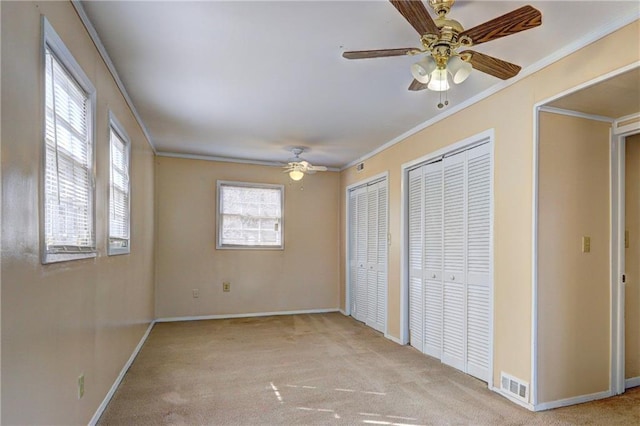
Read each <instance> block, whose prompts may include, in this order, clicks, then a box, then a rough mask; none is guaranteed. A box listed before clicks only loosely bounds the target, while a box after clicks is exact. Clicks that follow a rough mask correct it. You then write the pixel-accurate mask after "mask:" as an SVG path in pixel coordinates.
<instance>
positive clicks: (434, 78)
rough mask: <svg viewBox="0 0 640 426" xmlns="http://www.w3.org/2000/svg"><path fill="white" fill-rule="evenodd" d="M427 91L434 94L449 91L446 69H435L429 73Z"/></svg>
mask: <svg viewBox="0 0 640 426" xmlns="http://www.w3.org/2000/svg"><path fill="white" fill-rule="evenodd" d="M427 88H428V89H429V90H433V91H434V92H445V91H447V90H449V81H448V79H447V69H446V68H436V69H435V70H433V72H432V73H431V81H429V85H428V86H427Z"/></svg>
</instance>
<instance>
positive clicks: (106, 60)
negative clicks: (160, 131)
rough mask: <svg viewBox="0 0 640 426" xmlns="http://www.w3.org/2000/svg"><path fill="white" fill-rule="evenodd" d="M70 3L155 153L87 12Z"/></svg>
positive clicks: (79, 4)
mask: <svg viewBox="0 0 640 426" xmlns="http://www.w3.org/2000/svg"><path fill="white" fill-rule="evenodd" d="M71 4H72V5H73V7H74V8H75V10H76V13H77V14H78V16H79V17H80V20H81V21H82V23H83V24H84V27H85V28H86V30H87V32H88V33H89V37H91V40H92V41H93V44H94V45H95V46H96V49H98V53H99V54H100V56H101V57H102V60H103V61H104V63H105V65H106V66H107V68H108V69H109V72H110V73H111V76H112V77H113V79H114V81H115V82H116V85H117V86H118V89H120V92H121V93H122V96H123V97H124V100H125V102H126V103H127V105H128V106H129V109H130V110H131V112H132V113H133V116H134V117H135V119H136V121H137V122H138V125H139V126H140V128H141V129H142V133H144V136H145V137H146V138H147V142H148V143H149V146H150V147H151V149H152V150H153V152H154V154H157V151H156V147H155V146H154V144H153V139H152V138H151V134H150V133H149V129H147V126H146V125H145V124H144V122H143V121H142V117H140V114H138V110H136V107H135V105H134V104H133V101H132V100H131V97H130V96H129V93H128V92H127V89H126V88H125V86H124V83H123V82H122V80H120V76H119V75H118V72H117V71H116V67H115V65H113V62H111V58H110V57H109V54H108V53H107V49H105V47H104V45H103V44H102V41H101V40H100V37H99V36H98V33H97V31H96V29H95V27H94V26H93V24H92V23H91V20H90V19H89V17H88V16H87V13H86V12H85V10H84V8H83V7H82V4H81V2H80V1H79V0H71Z"/></svg>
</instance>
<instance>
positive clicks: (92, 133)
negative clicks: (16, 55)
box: [39, 16, 98, 264]
mask: <svg viewBox="0 0 640 426" xmlns="http://www.w3.org/2000/svg"><path fill="white" fill-rule="evenodd" d="M41 41H42V45H41V53H40V58H41V61H42V62H41V68H40V71H41V73H42V74H41V78H40V84H41V86H40V87H41V92H40V93H41V94H42V96H41V108H42V109H41V113H42V116H41V122H40V123H41V126H42V129H41V130H42V134H41V137H42V139H41V141H42V142H41V143H42V145H41V149H42V153H41V155H40V161H41V173H42V175H41V179H40V184H41V188H40V191H39V198H40V208H39V210H40V212H41V215H40V232H39V234H40V247H41V262H42V263H43V264H49V263H57V262H65V261H71V260H79V259H87V258H94V257H96V256H97V255H98V250H97V244H96V184H95V182H96V175H95V173H96V89H95V87H94V85H93V83H92V82H91V80H90V79H89V77H88V76H87V75H86V74H85V73H84V71H83V69H82V67H81V66H80V64H79V63H78V62H77V61H76V60H75V58H74V57H73V55H72V54H71V51H70V50H69V49H68V48H67V47H66V45H65V44H64V43H63V41H62V39H61V38H60V36H58V34H57V33H56V31H55V30H54V29H53V27H52V26H51V24H50V23H49V21H48V20H47V18H46V17H44V16H43V17H42V39H41ZM47 49H48V50H49V51H50V52H51V54H52V55H53V56H54V57H55V59H56V61H57V62H58V63H59V64H60V65H61V66H62V67H63V68H64V69H65V71H66V72H67V73H68V74H69V76H70V77H71V78H72V79H73V80H75V83H76V84H77V85H78V86H79V87H80V88H81V89H82V90H83V91H84V92H85V95H86V97H87V106H86V107H87V113H86V115H87V116H86V125H87V136H88V139H89V141H88V147H87V148H88V150H89V153H88V161H89V166H88V177H89V199H90V201H89V207H90V209H91V213H90V214H89V220H90V221H91V225H90V230H91V244H90V245H89V246H88V247H80V246H64V247H62V248H57V249H48V248H47V245H46V229H45V222H46V213H47V210H46V208H47V207H46V196H45V192H46V182H47V178H46V174H47V163H46V161H47V102H46V99H47V94H46V87H47V85H46V79H47V70H46V67H47V60H46V55H47V53H46V52H47Z"/></svg>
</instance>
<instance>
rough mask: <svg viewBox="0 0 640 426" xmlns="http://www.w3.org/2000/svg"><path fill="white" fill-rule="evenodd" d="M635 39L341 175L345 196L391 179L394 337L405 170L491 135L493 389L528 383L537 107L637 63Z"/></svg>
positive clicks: (565, 63)
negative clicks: (508, 379)
mask: <svg viewBox="0 0 640 426" xmlns="http://www.w3.org/2000/svg"><path fill="white" fill-rule="evenodd" d="M638 31H639V28H638V21H636V22H634V23H633V24H631V25H628V26H626V27H624V28H622V29H621V30H619V31H617V32H616V33H614V34H612V35H610V36H608V37H605V38H603V39H601V40H599V41H597V42H595V43H593V44H591V45H589V46H587V47H585V48H583V49H581V50H580V51H578V52H576V53H574V54H572V55H570V56H568V57H566V58H564V59H562V60H560V61H558V62H556V63H554V64H552V65H550V66H548V67H546V68H544V69H542V70H540V71H539V72H537V73H535V74H532V75H531V76H529V77H527V78H524V79H523V80H521V81H519V82H517V83H516V84H514V85H512V86H509V87H508V88H506V89H504V90H502V91H500V92H498V93H496V94H494V95H492V96H490V97H489V98H487V99H485V100H483V101H481V102H479V103H477V104H475V105H472V106H470V107H468V108H466V109H464V110H462V111H460V112H458V113H456V114H454V115H452V116H451V117H449V118H446V119H444V120H442V121H440V122H438V123H436V124H434V125H432V126H430V127H428V128H426V129H424V130H422V131H420V132H418V133H416V134H414V135H412V136H410V137H408V138H407V139H405V140H403V141H402V142H401V143H398V144H396V145H394V146H392V147H390V148H388V149H386V150H384V151H382V152H381V153H379V154H377V155H375V156H373V157H372V158H370V159H367V160H366V161H365V170H364V171H363V172H361V173H356V171H355V167H351V168H349V169H347V170H345V171H344V172H343V173H342V178H341V192H342V194H344V193H345V190H346V187H347V186H348V185H350V184H353V183H355V182H358V181H360V180H362V179H364V178H366V177H368V176H371V175H375V174H378V173H380V172H383V171H388V172H389V191H390V192H389V203H390V205H389V214H390V217H389V232H390V233H391V246H390V247H389V302H388V303H389V304H388V332H389V334H391V335H392V336H395V337H398V336H399V334H400V291H401V288H400V268H401V265H400V251H401V245H402V240H401V235H400V233H401V228H400V206H401V188H400V184H401V165H402V164H403V163H405V162H408V161H410V160H413V159H415V158H418V157H421V156H423V155H426V154H428V153H430V152H433V151H435V150H437V149H440V148H443V147H446V146H448V145H451V144H453V143H455V142H457V141H460V140H463V139H466V138H468V137H470V136H473V135H475V134H478V133H480V132H482V131H484V130H487V129H491V128H493V129H495V181H494V189H495V199H494V210H495V217H494V271H495V272H494V275H495V276H494V278H495V280H494V281H495V283H494V288H495V295H494V307H495V314H494V315H495V316H494V324H495V329H494V371H493V374H494V382H495V383H496V384H497V383H499V382H498V379H499V375H500V372H501V371H504V372H506V373H509V374H512V375H514V376H515V377H518V378H521V379H523V380H525V381H529V382H530V381H531V340H532V339H531V306H532V301H531V293H532V288H531V275H532V274H531V270H532V260H531V259H532V238H531V229H532V183H533V182H532V179H533V169H532V163H533V107H534V105H535V104H536V103H537V102H540V101H542V100H544V99H547V98H549V97H551V96H553V95H556V94H558V93H561V92H563V91H565V90H568V89H570V88H572V87H575V86H577V85H578V84H581V83H583V82H585V81H588V80H591V79H593V78H596V77H598V76H600V75H603V74H605V73H607V72H610V71H612V70H615V69H618V68H621V67H623V66H625V65H628V64H631V63H634V62H635V61H638V60H639V59H640V49H639V43H638V37H637V35H638ZM595 57H597V58H598V60H597V61H595V60H594V59H593V58H595ZM567 70H571V72H567ZM423 95H424V96H432V94H430V93H424V94H423ZM434 99H435V98H434ZM434 102H435V100H434ZM341 201H343V199H341ZM345 211H346V209H345V205H344V202H343V204H342V205H341V215H342V216H341V220H342V223H346V218H345V217H344V215H345ZM340 241H341V250H342V252H341V253H342V254H341V265H340V274H341V286H340V294H341V301H342V302H341V303H342V304H344V291H345V290H344V289H345V274H344V270H345V261H344V253H345V251H346V248H345V236H344V226H343V227H342V233H341V240H340ZM343 307H344V306H343ZM514 313H515V315H514Z"/></svg>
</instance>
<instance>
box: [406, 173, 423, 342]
mask: <svg viewBox="0 0 640 426" xmlns="http://www.w3.org/2000/svg"><path fill="white" fill-rule="evenodd" d="M423 169H424V167H418V168H417V169H413V170H410V171H409V200H408V201H409V207H408V211H409V343H410V344H411V346H413V347H414V348H416V349H418V350H419V351H421V352H424V297H423V291H422V290H423V288H422V287H423V274H422V269H423V266H424V265H423V264H424V256H423V248H424V242H423V241H424V238H423V235H424V232H423V225H424V178H423Z"/></svg>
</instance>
